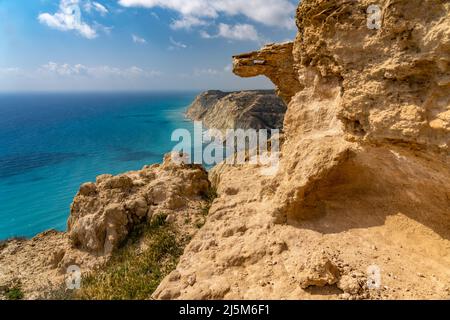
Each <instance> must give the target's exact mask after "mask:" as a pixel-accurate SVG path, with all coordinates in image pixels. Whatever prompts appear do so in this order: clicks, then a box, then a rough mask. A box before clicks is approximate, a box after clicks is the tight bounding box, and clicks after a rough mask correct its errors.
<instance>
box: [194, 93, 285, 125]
mask: <svg viewBox="0 0 450 320" xmlns="http://www.w3.org/2000/svg"><path fill="white" fill-rule="evenodd" d="M285 112H286V105H285V104H284V103H283V101H282V100H281V99H280V98H279V97H278V96H277V95H276V94H275V92H274V91H270V90H267V91H262V90H258V91H239V92H222V91H207V92H204V93H202V94H200V95H199V96H198V97H197V98H196V99H195V100H194V102H193V103H192V104H191V105H190V106H189V108H188V110H187V112H186V115H187V117H189V118H190V119H192V120H196V121H202V122H203V124H204V126H206V127H208V128H214V129H218V130H221V131H225V130H226V129H251V128H252V129H281V128H282V127H283V120H284V114H285Z"/></svg>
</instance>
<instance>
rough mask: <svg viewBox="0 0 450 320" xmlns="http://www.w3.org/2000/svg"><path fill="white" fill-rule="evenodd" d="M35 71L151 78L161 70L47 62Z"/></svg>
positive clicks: (82, 75) (58, 73)
mask: <svg viewBox="0 0 450 320" xmlns="http://www.w3.org/2000/svg"><path fill="white" fill-rule="evenodd" d="M37 73H38V74H40V75H46V76H59V77H76V76H80V77H91V78H111V77H114V78H153V77H157V76H160V75H161V72H159V71H155V70H144V69H142V68H139V67H136V66H132V67H129V68H124V69H123V68H117V67H111V66H94V67H87V66H85V65H82V64H75V65H72V64H68V63H56V62H49V63H46V64H44V65H42V66H41V67H40V68H39V69H38V70H37Z"/></svg>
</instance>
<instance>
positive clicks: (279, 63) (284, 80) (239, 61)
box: [233, 42, 300, 104]
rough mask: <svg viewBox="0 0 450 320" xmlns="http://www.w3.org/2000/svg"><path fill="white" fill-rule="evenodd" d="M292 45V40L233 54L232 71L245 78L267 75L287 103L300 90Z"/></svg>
mask: <svg viewBox="0 0 450 320" xmlns="http://www.w3.org/2000/svg"><path fill="white" fill-rule="evenodd" d="M292 47H293V43H292V42H287V43H282V44H269V45H267V46H265V47H264V48H262V49H261V50H260V51H255V52H250V53H244V54H241V55H238V56H234V57H233V72H234V73H235V74H237V75H238V76H240V77H245V78H248V77H256V76H261V75H264V76H266V77H268V78H269V79H270V80H271V81H272V82H273V83H274V84H275V85H276V86H277V89H276V91H277V94H278V95H279V96H280V97H281V98H282V99H283V101H284V102H285V103H286V104H288V103H289V102H290V101H291V98H292V97H293V96H294V95H295V93H296V92H297V91H299V90H300V82H299V81H298V78H297V75H296V73H295V69H294V57H293V55H292Z"/></svg>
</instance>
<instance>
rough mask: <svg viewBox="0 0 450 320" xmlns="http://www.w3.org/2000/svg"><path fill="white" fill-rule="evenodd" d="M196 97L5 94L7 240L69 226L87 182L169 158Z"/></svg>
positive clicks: (0, 187) (1, 144)
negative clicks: (75, 201) (75, 202)
mask: <svg viewBox="0 0 450 320" xmlns="http://www.w3.org/2000/svg"><path fill="white" fill-rule="evenodd" d="M196 94H197V93H196V92H182V93H180V92H177V93H168V92H165V93H83V94H81V93H76V94H72V93H71V94H68V93H67V94H66V93H58V94H54V93H52V94H44V93H39V94H34V93H33V94H31V93H30V94H23V93H21V94H0V240H1V239H6V238H10V237H13V236H25V237H31V236H34V235H36V234H38V233H40V232H42V231H45V230H47V229H52V228H53V229H57V230H65V228H66V220H67V217H68V216H69V213H70V204H71V202H72V199H73V197H74V196H75V194H76V193H77V191H78V188H79V186H80V184H82V183H84V182H87V181H95V177H96V176H98V175H100V174H104V173H110V174H119V173H122V172H125V171H129V170H137V169H140V168H142V167H143V166H144V165H146V164H153V163H159V162H161V160H162V157H163V155H164V154H165V153H167V152H169V151H170V150H171V149H172V147H173V146H174V145H175V144H176V142H171V134H172V131H173V130H175V129H177V128H186V129H188V130H190V131H192V129H193V124H192V123H191V122H190V121H188V120H186V119H185V118H184V111H185V109H186V107H187V106H188V105H189V104H190V103H191V102H192V101H193V100H194V98H195V96H196Z"/></svg>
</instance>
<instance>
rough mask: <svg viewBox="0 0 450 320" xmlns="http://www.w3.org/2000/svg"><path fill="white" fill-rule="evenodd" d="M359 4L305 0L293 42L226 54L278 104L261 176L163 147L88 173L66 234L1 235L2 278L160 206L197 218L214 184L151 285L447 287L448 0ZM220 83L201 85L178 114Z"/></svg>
mask: <svg viewBox="0 0 450 320" xmlns="http://www.w3.org/2000/svg"><path fill="white" fill-rule="evenodd" d="M371 4H372V2H371V1H369V0H361V1H343V0H342V1H341V0H339V1H336V0H303V1H302V2H301V4H300V5H299V7H298V10H297V13H296V14H297V19H296V21H297V27H298V34H297V37H296V39H295V40H294V41H293V42H291V43H283V44H271V45H268V46H266V47H264V48H262V49H261V50H260V51H256V52H251V53H246V54H242V55H238V56H235V57H233V63H234V71H235V73H236V74H237V75H240V76H243V77H250V76H257V75H265V76H267V77H268V78H269V79H271V80H272V81H273V82H274V85H276V87H277V89H276V90H277V93H278V94H279V96H280V97H281V98H282V99H283V100H284V101H285V102H286V103H287V104H288V106H287V112H286V115H285V118H284V143H283V145H282V148H281V157H280V163H279V165H278V171H276V172H275V173H274V174H273V175H272V176H267V175H264V174H262V170H261V169H264V168H263V167H262V165H252V164H244V165H239V166H231V165H227V164H225V163H222V164H219V165H217V166H216V167H215V168H214V169H213V170H212V171H211V172H210V173H209V181H211V182H208V180H207V179H206V178H207V177H206V172H205V171H204V170H203V169H201V168H200V167H197V166H187V165H183V164H181V165H176V164H174V163H172V162H171V161H170V160H169V158H166V160H165V162H164V163H163V164H162V165H157V166H152V167H146V168H143V170H141V171H138V172H131V173H126V174H124V175H119V176H117V177H112V176H101V177H99V179H98V180H97V181H96V182H95V183H89V184H86V185H83V186H82V187H81V189H80V192H79V193H78V195H77V197H76V199H75V200H74V203H73V205H72V212H71V217H70V219H69V232H68V233H67V234H59V233H47V234H44V235H41V236H39V237H37V238H35V239H33V240H31V241H25V242H24V241H21V240H15V241H10V242H8V243H7V244H6V245H4V246H3V248H0V268H1V269H0V277H3V278H0V281H2V280H3V282H4V279H5V275H6V279H9V280H11V281H13V280H14V279H16V278H17V279H18V280H20V281H22V283H23V284H24V286H25V287H28V288H31V289H35V288H36V287H37V284H36V282H37V280H36V279H38V283H39V284H43V283H42V282H43V280H42V279H43V278H44V279H45V280H46V279H47V278H48V279H50V280H52V281H53V280H54V281H55V282H57V279H61V277H62V275H61V272H62V271H64V267H66V266H67V265H68V264H72V263H80V264H81V265H83V266H86V268H87V269H89V268H93V267H92V265H95V264H96V263H98V262H99V261H101V259H108V257H109V256H111V254H112V255H114V252H115V251H116V250H117V248H118V247H120V243H121V242H122V241H124V240H126V239H127V237H129V236H130V234H131V233H132V232H133V229H135V228H137V226H138V225H139V224H141V223H145V222H148V220H150V222H151V221H152V220H153V219H154V217H157V216H158V212H163V211H164V212H168V213H169V216H168V218H167V219H168V220H169V221H172V223H175V224H178V225H183V224H185V222H186V220H185V218H186V217H187V218H189V217H196V216H197V215H198V214H199V211H201V208H202V206H204V205H205V202H206V200H205V199H204V197H203V193H204V192H205V191H207V190H208V189H209V188H210V185H209V184H210V183H212V184H213V186H212V187H213V189H217V193H218V197H217V198H216V199H215V200H214V201H213V202H212V205H211V207H210V208H209V212H205V214H204V215H206V213H207V219H206V224H205V225H204V226H203V225H200V226H199V227H201V228H200V229H199V230H198V231H192V230H191V231H189V232H188V234H189V236H192V237H193V238H192V240H191V241H190V243H189V244H188V245H187V246H186V248H185V250H184V253H183V255H182V256H181V258H180V260H179V262H178V264H177V265H176V268H175V270H173V271H172V272H171V273H170V274H169V275H168V276H167V277H165V278H164V280H163V281H162V282H161V284H160V285H159V287H158V289H157V290H156V291H155V292H154V294H153V296H152V297H153V298H155V299H447V298H449V297H450V286H449V283H450V269H449V265H450V210H449V208H450V192H449V190H450V154H449V149H448V148H449V146H448V143H449V141H450V118H449V115H450V82H449V79H450V3H449V2H448V1H442V0H427V1H423V0H397V1H391V0H380V1H379V5H380V10H381V13H382V14H381V18H382V19H381V28H380V29H371V28H368V25H367V22H368V15H367V9H368V7H369V5H371ZM237 95H239V94H237ZM226 97H227V94H225V93H220V92H213V93H207V94H204V95H203V96H201V97H199V101H200V103H198V105H197V106H196V107H194V108H193V109H192V116H193V117H199V118H202V117H207V113H208V111H206V112H205V110H210V109H211V108H212V109H211V110H214V109H215V108H216V105H219V104H220V102H219V101H221V100H224V99H225V100H226V99H227V98H226ZM226 108H227V107H226V106H225V105H223V106H222V107H220V108H219V107H217V110H216V111H215V112H213V113H211V120H210V122H211V124H213V125H214V126H216V125H217V126H222V127H223V126H224V125H229V123H228V122H221V121H222V120H223V119H215V117H217V116H220V115H221V113H220V112H221V111H222V110H227V109H226ZM169 217H170V218H169ZM188 225H189V224H188ZM188 228H192V225H191V227H188ZM189 230H190V229H189ZM166 271H167V269H166ZM42 275H44V276H45V277H43V276H42ZM58 277H59V278H58ZM0 284H1V283H0ZM0 287H1V286H0ZM0 289H1V288H0ZM31 289H30V291H32V290H31Z"/></svg>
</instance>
